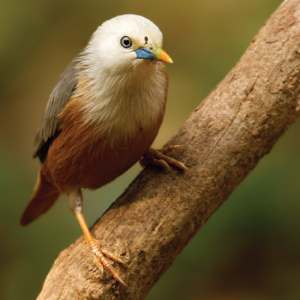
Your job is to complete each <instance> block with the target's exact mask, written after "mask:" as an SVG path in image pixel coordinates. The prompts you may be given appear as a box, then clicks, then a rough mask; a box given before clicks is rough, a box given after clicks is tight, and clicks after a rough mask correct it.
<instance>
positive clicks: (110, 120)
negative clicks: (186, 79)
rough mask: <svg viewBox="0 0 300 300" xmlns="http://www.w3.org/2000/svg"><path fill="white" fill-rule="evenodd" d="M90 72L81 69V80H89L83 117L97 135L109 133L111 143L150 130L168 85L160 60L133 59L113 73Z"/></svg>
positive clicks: (158, 115) (162, 104)
mask: <svg viewBox="0 0 300 300" xmlns="http://www.w3.org/2000/svg"><path fill="white" fill-rule="evenodd" d="M83 64H84V65H85V63H84V62H83ZM87 70H89V71H87ZM93 71H95V70H92V69H89V68H88V69H86V71H84V73H85V76H84V77H85V78H84V80H85V81H87V82H89V84H88V87H87V88H88V90H89V92H88V93H87V94H85V97H86V99H87V101H86V102H85V104H84V107H83V113H84V119H85V120H86V122H87V123H88V124H92V125H93V126H95V127H96V128H97V130H99V134H100V135H103V134H105V136H109V138H110V140H111V143H112V144H115V143H118V142H119V141H124V140H128V139H130V138H131V136H133V135H134V134H136V133H137V132H139V131H141V130H143V132H147V131H149V130H151V128H152V127H153V126H155V124H156V122H157V120H158V118H161V117H162V114H163V113H164V107H165V101H166V97H167V95H166V93H167V84H168V79H167V73H166V71H165V66H164V64H163V63H161V62H151V61H148V60H147V61H145V60H135V61H134V62H133V63H132V64H131V65H130V67H129V68H127V69H123V70H122V69H121V70H120V69H119V71H118V72H117V73H116V72H112V73H109V72H107V70H105V68H103V69H102V70H97V71H98V72H97V73H96V72H93ZM81 92H82V91H80V90H78V93H79V94H80V93H81ZM75 96H76V95H75Z"/></svg>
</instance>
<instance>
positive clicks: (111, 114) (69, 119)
mask: <svg viewBox="0 0 300 300" xmlns="http://www.w3.org/2000/svg"><path fill="white" fill-rule="evenodd" d="M162 42H163V35H162V33H161V31H160V30H159V28H158V27H157V26H156V25H155V24H154V23H153V22H151V21H150V20H149V19H147V18H145V17H142V16H138V15H133V14H127V15H120V16H117V17H114V18H112V19H110V20H108V21H105V22H104V23H102V25H100V26H99V27H98V28H97V29H96V31H95V32H94V34H93V35H92V37H91V39H90V41H89V42H88V44H87V46H86V47H85V48H84V49H83V51H82V52H80V53H79V55H78V56H77V57H75V59H73V60H72V61H71V63H70V64H69V65H68V66H67V68H66V70H65V71H64V72H63V74H62V75H61V77H60V78H59V80H58V82H57V84H56V86H55V87H54V89H53V91H52V93H51V95H50V97H49V100H48V103H47V105H46V109H45V112H44V115H43V118H42V121H41V124H40V127H39V129H38V132H37V135H36V141H35V152H34V155H33V157H34V158H36V157H38V158H39V160H40V162H41V167H40V169H39V172H38V179H37V183H36V185H35V188H34V191H33V195H32V198H31V200H30V202H29V204H28V205H27V207H26V209H25V211H24V213H23V215H22V217H21V225H23V226H25V225H27V224H29V223H31V222H32V221H34V220H35V219H37V218H38V217H39V216H40V215H42V214H44V213H45V212H46V211H48V210H49V209H50V208H51V207H52V205H53V204H54V203H55V202H56V200H57V199H58V198H59V196H60V194H65V195H66V196H67V198H68V205H69V208H70V210H71V211H72V212H73V214H74V215H75V216H76V218H77V220H78V222H79V224H80V226H81V228H82V230H83V233H84V235H85V237H86V240H87V243H88V246H89V248H90V250H91V254H92V256H93V260H94V263H95V265H96V266H97V267H98V268H99V270H100V273H101V277H102V276H103V272H104V267H105V268H106V269H107V270H108V271H109V272H110V273H111V274H112V276H113V277H114V278H115V279H116V280H117V281H119V282H120V283H121V284H124V285H126V284H125V282H124V281H123V280H122V279H121V277H120V275H119V274H118V273H117V272H116V271H115V269H114V268H113V267H112V266H111V264H110V263H109V260H107V258H106V257H109V258H110V259H112V260H114V261H116V262H117V263H120V264H122V265H124V266H126V263H125V262H124V261H122V259H120V258H119V257H117V256H116V255H115V254H113V253H111V252H110V251H109V250H107V249H104V248H103V247H101V242H100V241H98V240H96V239H95V238H94V237H93V236H92V234H91V232H90V230H89V228H88V226H87V224H86V222H85V219H84V216H83V206H82V203H83V197H82V189H92V190H95V189H98V188H100V187H102V186H104V185H105V184H107V183H109V182H111V181H112V180H114V179H115V178H117V177H118V176H120V175H121V174H122V173H124V172H125V171H126V170H128V169H129V168H130V167H131V166H132V165H133V164H135V163H136V162H138V161H140V164H141V165H142V166H143V167H145V166H146V165H148V164H154V165H157V166H162V167H165V168H169V169H170V165H173V166H175V167H177V168H179V169H182V170H187V168H186V166H185V165H184V164H183V163H182V162H179V161H177V160H175V159H173V158H171V157H169V156H167V155H166V154H167V153H168V152H170V151H173V150H178V149H180V148H181V146H180V145H173V146H169V147H167V148H163V149H160V150H156V149H153V148H151V144H152V143H153V141H154V139H155V137H156V135H157V133H158V130H159V128H160V126H161V123H162V120H163V116H164V112H165V106H166V100H167V92H168V75H167V71H166V67H165V64H164V63H172V59H171V58H170V56H169V55H168V54H167V53H166V52H165V51H164V50H162Z"/></svg>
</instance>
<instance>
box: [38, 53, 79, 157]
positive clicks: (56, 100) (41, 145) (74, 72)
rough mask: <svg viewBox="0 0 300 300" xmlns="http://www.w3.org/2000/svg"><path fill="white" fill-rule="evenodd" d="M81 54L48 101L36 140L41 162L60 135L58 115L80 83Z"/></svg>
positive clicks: (70, 66)
mask: <svg viewBox="0 0 300 300" xmlns="http://www.w3.org/2000/svg"><path fill="white" fill-rule="evenodd" d="M81 56H82V54H79V55H78V56H77V57H76V58H75V59H74V60H73V61H72V62H71V63H70V64H69V65H68V67H67V68H66V70H65V71H64V72H63V74H62V75H61V77H60V78H59V80H58V82H57V84H56V86H55V88H54V90H53V91H52V93H51V95H50V98H49V100H48V103H47V106H46V110H45V113H44V116H43V119H42V122H41V125H40V127H39V129H38V132H37V135H36V139H35V149H36V150H35V152H34V154H33V157H37V156H38V157H39V158H40V161H41V162H44V160H45V159H46V157H47V154H48V149H49V146H50V144H51V142H52V140H53V138H54V137H55V135H56V134H57V133H58V126H59V119H58V115H59V113H60V112H61V111H62V110H63V108H64V107H65V105H66V104H67V102H68V101H69V99H70V97H71V95H72V94H73V92H74V91H75V89H76V85H77V82H78V79H77V78H78V73H79V72H80V69H79V67H78V63H79V62H80V57H81Z"/></svg>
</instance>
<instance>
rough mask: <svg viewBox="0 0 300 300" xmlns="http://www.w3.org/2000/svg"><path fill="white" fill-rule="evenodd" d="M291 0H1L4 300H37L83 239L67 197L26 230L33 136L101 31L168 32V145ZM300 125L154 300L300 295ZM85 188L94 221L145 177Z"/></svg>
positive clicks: (185, 255) (0, 255)
mask: <svg viewBox="0 0 300 300" xmlns="http://www.w3.org/2000/svg"><path fill="white" fill-rule="evenodd" d="M281 2H282V1H281V0H243V1H241V0H226V1H225V0H198V1H192V0H185V1H177V0H166V1H158V0H152V1H150V2H149V1H141V0H139V1H137V0H122V1H120V0H119V1H105V0H103V1H100V0H98V1H95V0H89V1H78V0H73V1H66V0H59V1H58V0H51V1H50V0H43V1H38V0H31V1H21V0H1V2H0V20H1V21H0V24H1V26H0V41H1V42H0V65H1V67H0V70H1V72H0V192H1V193H0V197H1V200H0V243H1V244H0V245H1V247H0V299H4V300H8V299H9V300H15V299H16V300H17V299H18V300H19V299H22V300H27V299H28V300H29V299H35V298H36V297H37V295H38V293H39V292H40V290H41V288H42V284H43V281H44V279H45V277H46V275H47V273H48V271H49V270H50V268H51V266H52V263H53V262H54V260H55V258H56V257H57V256H58V254H59V253H60V251H62V250H63V249H64V248H66V247H68V246H69V245H70V244H71V243H72V242H73V241H74V240H75V239H76V238H77V237H79V236H80V235H81V234H82V232H81V229H80V227H79V225H78V224H77V221H76V220H75V218H74V216H73V215H72V214H71V213H70V211H69V209H68V207H67V204H66V198H65V197H61V198H60V200H59V201H58V202H57V203H56V205H55V206H54V207H53V209H52V210H51V211H49V212H48V213H47V214H46V215H44V216H43V217H42V218H40V219H38V220H37V221H36V222H34V223H32V224H31V225H29V226H28V227H26V228H21V227H20V226H19V218H20V216H21V214H22V211H23V210H24V208H25V206H26V205H27V202H28V201H29V199H30V197H31V194H32V190H33V187H34V185H35V181H36V177H37V172H38V168H39V162H38V160H33V159H32V152H33V146H32V144H33V139H34V135H35V132H36V129H37V127H38V125H39V122H40V120H41V117H42V114H43V111H44V108H45V105H46V102H47V100H48V97H49V94H50V93H51V90H52V88H53V87H54V85H55V83H56V81H57V80H58V78H59V76H60V74H61V73H62V72H63V70H64V69H65V68H66V66H67V64H68V63H69V62H70V61H71V60H72V58H73V57H74V56H75V55H76V54H77V53H79V52H80V51H81V50H82V49H83V48H84V47H85V45H86V43H87V41H88V40H89V37H90V36H91V34H92V33H93V32H94V30H95V29H96V27H97V26H98V25H100V24H101V23H102V22H103V21H105V20H107V19H109V18H111V17H114V16H116V15H119V14H125V13H134V14H140V15H143V16H145V17H147V18H149V19H150V20H152V21H153V22H154V23H156V24H157V25H158V26H159V28H160V29H161V30H162V32H163V33H164V49H165V50H166V51H167V52H168V53H169V54H170V56H171V57H172V59H173V60H174V64H173V65H168V70H169V75H170V87H169V97H168V105H167V111H166V116H165V120H164V123H163V125H162V128H161V130H160V133H159V136H158V138H157V140H156V141H155V146H156V147H160V146H162V145H163V144H164V143H165V142H166V141H167V140H168V139H169V138H170V137H171V136H172V135H173V134H174V133H175V132H176V131H177V130H178V128H179V127H180V125H181V124H182V123H183V122H184V120H185V119H186V118H187V117H188V115H189V114H190V113H191V111H192V110H193V109H194V108H195V107H196V106H197V105H198V104H199V103H200V101H202V100H203V99H204V98H205V97H206V96H207V94H208V93H209V92H210V91H211V90H212V89H213V88H214V87H215V86H216V84H218V82H219V81H220V80H222V78H223V77H224V76H225V75H226V74H227V72H228V71H229V70H230V69H231V68H232V67H233V66H234V64H235V63H236V62H237V61H238V59H239V58H240V57H241V55H242V54H243V52H244V51H245V49H246V48H247V47H248V45H249V43H250V41H251V39H252V38H253V37H254V36H255V35H256V33H257V32H258V30H259V29H260V28H261V27H262V25H263V24H264V22H265V21H266V20H267V19H268V18H269V16H270V15H271V14H272V13H273V12H274V11H275V9H276V8H277V7H278V6H279V5H280V4H281ZM299 136H300V120H299V121H298V122H296V123H295V124H294V125H293V126H292V127H291V128H290V129H289V130H288V131H287V132H286V133H285V134H284V136H283V137H282V138H281V139H280V140H279V141H278V143H277V144H276V146H275V147H274V149H273V150H272V151H271V153H270V154H269V155H267V156H266V157H264V158H263V159H262V161H261V162H260V163H259V165H258V166H257V167H256V168H255V170H254V171H253V172H251V174H250V175H249V176H248V177H247V178H246V180H245V181H244V182H243V183H242V184H241V185H240V186H239V187H238V188H237V189H236V190H235V191H234V193H233V194H232V195H231V196H230V198H229V199H228V200H227V201H226V202H225V203H224V204H223V205H222V207H221V209H219V210H218V211H217V212H216V213H215V214H214V215H213V217H212V218H211V219H210V220H209V221H208V222H207V224H205V226H204V227H203V228H202V229H201V230H200V231H199V233H198V234H197V235H196V237H195V238H194V239H193V240H192V241H191V242H190V244H189V245H188V246H187V247H186V249H185V250H184V251H183V252H182V253H181V255H180V256H179V257H178V258H177V259H176V261H175V263H174V264H173V265H172V266H171V267H170V268H169V269H168V271H167V272H166V273H165V274H164V275H163V277H162V278H161V279H160V281H159V282H158V283H157V284H156V285H155V287H154V288H153V289H152V290H151V292H150V293H149V295H148V296H147V298H146V299H147V300H153V299H155V300H168V299H175V300H176V299H187V300H197V299H205V300H229V299H231V300H235V299H241V300H248V299H249V300H250V299H258V300H260V299H285V300H286V299H288V300H289V299H300V255H299V254H300V232H299V229H300V201H299V194H300V184H299V181H300V154H299V152H300V138H299ZM139 171H140V167H139V166H135V167H133V168H132V169H131V170H129V171H128V172H127V173H126V174H125V175H123V176H121V177H120V178H118V179H117V180H116V181H114V182H113V183H112V184H110V185H108V186H105V187H104V188H101V189H100V190H98V191H95V192H89V191H85V192H84V197H85V200H86V201H85V216H86V219H87V222H88V224H89V225H92V224H93V223H94V222H95V220H96V219H97V218H98V217H99V216H100V215H101V214H102V213H103V212H104V211H105V210H106V209H107V207H108V206H109V205H110V203H112V202H113V201H114V200H115V199H116V198H117V197H118V196H119V195H120V194H121V193H122V192H123V191H124V189H125V188H126V187H127V186H128V184H129V183H130V182H131V181H132V180H133V178H134V177H135V176H136V175H137V174H138V173H139Z"/></svg>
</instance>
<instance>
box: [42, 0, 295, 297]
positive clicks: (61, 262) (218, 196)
mask: <svg viewBox="0 0 300 300" xmlns="http://www.w3.org/2000/svg"><path fill="white" fill-rule="evenodd" d="M299 90H300V1H299V0H289V1H285V3H283V4H282V5H281V6H280V7H279V8H278V9H277V11H276V12H275V13H274V14H273V15H272V16H271V18H270V19H269V20H268V22H267V23H266V24H265V25H264V26H263V28H262V29H261V30H260V32H259V33H258V35H257V36H256V37H255V38H254V39H253V40H252V42H251V45H250V46H249V48H248V49H247V51H246V52H245V54H244V55H243V57H242V58H241V59H240V61H239V62H238V63H237V64H236V66H235V67H234V68H233V69H232V70H231V71H230V72H229V74H228V75H227V76H226V77H225V78H224V80H223V81H222V82H221V83H220V84H219V85H218V86H217V87H216V88H215V89H214V90H213V91H212V92H211V94H210V95H209V96H208V97H207V98H206V99H205V101H203V102H202V103H201V105H200V106H199V107H198V108H196V109H195V111H194V112H193V113H192V114H191V115H190V117H189V118H188V120H187V121H186V122H185V123H184V124H183V126H182V127H181V129H180V130H179V132H178V133H177V134H176V136H174V137H173V138H172V139H171V141H169V142H168V145H171V144H180V145H184V147H185V148H184V149H183V150H180V151H177V152H176V153H174V154H173V156H174V157H175V158H176V159H178V160H180V161H183V162H184V163H185V164H186V166H187V167H188V168H189V170H190V171H189V172H182V171H179V170H177V169H172V171H165V170H162V169H161V168H156V167H147V168H146V169H145V170H144V171H143V172H142V173H141V174H140V175H139V176H138V177H137V178H136V179H135V180H134V182H133V183H132V184H131V185H130V186H129V188H128V189H127V190H126V191H125V192H124V193H123V195H122V196H120V197H119V199H117V201H116V202H115V203H113V204H112V206H111V207H110V208H109V209H108V211H107V212H106V213H105V214H104V215H103V216H102V217H101V219H99V220H98V221H97V222H96V224H95V225H94V226H93V228H92V233H93V234H94V236H95V237H96V238H97V239H99V240H100V241H101V242H102V245H103V247H105V248H107V249H109V250H111V251H112V252H115V254H117V255H119V256H120V257H122V258H123V260H124V261H126V262H127V263H128V264H129V267H128V268H127V269H125V268H123V267H122V266H120V265H118V264H114V267H115V268H116V270H117V271H118V272H119V274H120V276H121V277H122V279H123V280H124V281H125V282H126V283H127V284H128V287H124V286H122V285H120V284H119V283H117V282H116V281H115V280H114V279H113V278H112V276H111V275H110V274H108V272H105V276H104V279H101V280H100V274H99V271H98V270H97V268H96V267H95V265H94V263H93V260H92V256H91V255H90V250H89V249H88V246H87V243H86V241H85V239H84V237H81V238H79V239H78V240H77V241H75V243H73V244H72V245H71V246H70V247H69V248H68V249H66V250H64V251H63V252H62V253H61V254H60V255H59V257H58V258H57V260H56V261H55V263H54V265H53V267H52V269H51V271H50V273H49V274H48V276H47V278H46V281H45V283H44V286H43V289H42V292H41V293H40V295H39V297H38V300H44V299H45V300H46V299H47V300H54V299H55V300H57V299H60V300H62V299H134V300H137V299H143V298H144V297H145V296H146V294H147V293H148V291H149V290H150V289H151V287H152V286H153V285H154V284H155V282H156V281H157V280H158V279H159V278H160V276H161V275H162V274H163V273H164V272H165V271H166V269H167V268H168V267H169V266H170V265H171V264H172V262H173V261H174V259H175V258H176V257H177V255H178V254H179V253H180V252H181V251H182V250H183V248H184V247H185V246H186V245H187V243H188V242H189V241H190V239H191V238H192V237H193V236H194V235H195V234H196V232H197V231H198V230H199V229H200V228H201V226H202V225H203V224H204V223H205V222H206V221H207V220H208V219H209V217H210V216H211V215H212V214H213V213H214V212H215V211H216V210H217V209H218V208H219V207H220V205H221V204H222V203H223V202H224V201H225V200H226V199H227V198H228V196H229V195H230V193H231V192H232V191H233V190H234V189H235V188H236V187H237V185H238V184H239V183H240V182H241V181H242V180H243V179H244V178H245V177H246V175H247V174H248V173H249V172H250V171H251V170H252V169H253V168H254V167H255V165H256V164H257V163H258V161H259V160H260V159H261V158H262V157H263V156H264V155H265V154H267V153H269V152H270V150H271V148H272V147H273V145H274V143H275V142H276V141H277V139H278V138H279V137H280V136H281V135H282V134H283V133H284V132H285V130H286V129H287V128H288V127H289V126H290V125H291V124H292V123H293V122H294V121H295V119H296V118H297V116H298V115H299V113H300V95H299ZM199 100H200V99H199Z"/></svg>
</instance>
